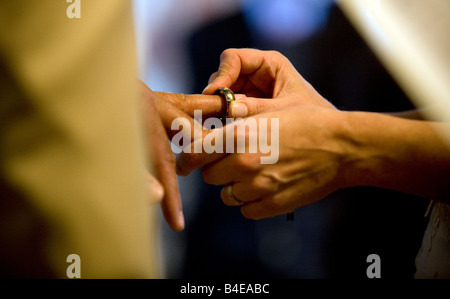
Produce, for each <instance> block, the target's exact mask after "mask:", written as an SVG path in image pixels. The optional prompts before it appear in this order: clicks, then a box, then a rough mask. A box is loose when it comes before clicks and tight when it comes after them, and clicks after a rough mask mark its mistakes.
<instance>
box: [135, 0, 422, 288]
mask: <svg viewBox="0 0 450 299" xmlns="http://www.w3.org/2000/svg"><path fill="white" fill-rule="evenodd" d="M142 1H144V0H142ZM138 2H139V1H138ZM156 2H157V1H148V2H147V4H145V5H141V6H139V5H137V8H138V14H139V15H140V16H141V17H140V18H138V19H139V20H141V21H140V22H141V23H140V26H141V27H140V28H142V26H148V27H150V29H149V30H148V31H145V30H142V31H140V32H138V33H140V35H138V38H139V37H141V39H140V42H141V45H142V40H145V44H144V47H141V48H140V49H141V56H143V57H147V59H146V60H145V61H146V63H145V64H144V69H143V70H142V76H143V79H144V81H145V82H146V83H147V84H148V85H149V86H150V87H152V88H153V89H155V90H159V91H168V92H183V93H201V92H202V90H203V89H204V88H205V86H206V85H207V83H208V79H209V76H210V75H211V74H212V73H213V72H215V71H216V70H217V68H218V65H219V56H220V54H221V53H222V51H223V50H225V49H227V48H247V47H250V48H257V49H261V50H277V51H280V52H281V53H282V54H284V55H285V56H287V57H288V58H289V59H290V60H291V62H292V63H293V64H294V65H295V67H296V68H297V70H298V71H299V72H300V73H301V74H302V76H303V77H304V78H305V79H306V80H308V81H309V82H310V83H311V84H312V85H313V86H314V87H315V88H316V90H317V91H318V92H319V93H320V94H322V95H323V96H324V97H325V98H327V99H328V100H329V101H330V102H332V103H333V104H334V105H335V106H336V107H337V108H338V109H341V110H359V111H374V112H397V111H404V110H409V109H413V108H414V107H413V105H412V104H411V102H410V101H409V100H408V98H407V97H406V96H405V94H404V93H403V92H402V90H401V89H400V88H399V87H398V85H397V84H396V83H395V81H394V80H393V79H392V78H391V76H390V75H389V74H388V73H387V72H386V70H385V69H384V67H383V66H382V65H381V64H380V62H379V61H378V59H377V58H376V57H375V56H374V54H373V53H372V51H371V50H370V49H369V48H368V47H367V45H366V44H365V42H364V41H363V40H362V39H361V37H360V36H359V35H358V34H357V33H356V31H355V29H354V28H353V27H352V26H351V25H350V24H349V22H348V20H347V19H346V18H345V16H344V15H343V14H342V13H341V11H340V10H339V9H338V8H337V7H336V6H335V5H334V4H333V1H331V0H277V1H273V0H246V1H244V0H241V1H230V2H229V3H228V4H229V5H228V6H224V4H223V2H222V4H221V3H220V1H209V2H208V1H200V0H197V1H192V2H190V1H180V0H178V1H177V0H173V1H168V2H166V4H165V5H166V6H165V7H164V8H159V9H160V12H161V13H160V14H158V16H159V17H157V20H153V21H147V23H145V22H143V21H142V20H144V21H145V11H154V10H155V6H154V5H156V4H155V3H156ZM183 2H184V4H183ZM185 2H188V3H190V5H189V4H186V3H185ZM149 3H150V4H149ZM151 3H153V4H154V5H152V4H151ZM150 15H151V14H149V16H150ZM143 16H144V17H143ZM195 16H197V19H195ZM158 20H159V21H158ZM183 21H186V23H183ZM180 27H181V28H180ZM149 36H150V38H149ZM142 37H143V38H142ZM148 40H149V41H148ZM147 42H148V44H147ZM149 45H150V46H149ZM148 57H150V58H148ZM147 67H148V69H147ZM386 130H389V128H386ZM179 184H180V192H181V194H182V200H183V206H184V210H185V216H186V229H185V231H183V232H181V233H175V232H173V231H171V230H170V229H169V228H168V226H167V225H166V224H165V223H164V222H163V221H161V240H162V245H161V259H162V263H163V265H164V267H165V271H166V276H167V277H168V278H189V279H192V278H367V276H366V269H367V267H368V265H369V264H368V263H367V262H366V258H367V256H368V255H369V254H373V253H375V254H378V255H379V256H380V258H381V275H382V277H383V278H412V277H413V274H414V272H415V267H414V259H415V256H416V254H417V251H418V249H419V247H420V244H421V241H422V235H423V232H424V229H425V226H426V221H427V219H426V218H424V213H425V210H426V206H427V204H428V201H427V200H425V199H422V198H417V197H413V196H410V195H406V194H402V193H398V192H393V191H389V190H382V189H376V188H366V187H359V188H349V189H345V190H340V191H338V192H336V193H334V194H332V195H331V196H329V197H328V198H326V199H324V200H322V201H319V202H317V203H315V204H313V205H310V206H307V207H304V208H301V209H298V210H296V211H295V221H293V222H288V221H286V217H285V216H280V217H275V218H272V219H265V220H261V221H251V220H247V219H244V218H243V217H242V215H241V214H240V210H239V208H230V207H226V206H225V205H223V203H222V201H221V199H220V197H219V193H220V189H221V187H215V186H210V185H207V184H205V183H204V182H203V181H202V179H201V175H200V173H199V171H196V172H194V173H193V174H191V175H190V176H189V177H186V178H179Z"/></svg>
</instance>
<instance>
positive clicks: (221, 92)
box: [216, 87, 236, 118]
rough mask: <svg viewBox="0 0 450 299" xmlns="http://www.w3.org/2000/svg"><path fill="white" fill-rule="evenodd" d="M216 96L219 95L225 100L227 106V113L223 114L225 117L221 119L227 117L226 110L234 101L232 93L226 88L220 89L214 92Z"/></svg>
mask: <svg viewBox="0 0 450 299" xmlns="http://www.w3.org/2000/svg"><path fill="white" fill-rule="evenodd" d="M216 95H220V96H221V97H223V98H224V99H225V102H226V104H227V111H226V112H225V115H224V116H223V117H222V118H224V117H227V116H228V108H229V107H230V104H231V102H233V101H235V100H236V98H235V97H234V92H233V91H232V90H231V89H229V88H228V87H222V88H219V89H218V90H217V91H216Z"/></svg>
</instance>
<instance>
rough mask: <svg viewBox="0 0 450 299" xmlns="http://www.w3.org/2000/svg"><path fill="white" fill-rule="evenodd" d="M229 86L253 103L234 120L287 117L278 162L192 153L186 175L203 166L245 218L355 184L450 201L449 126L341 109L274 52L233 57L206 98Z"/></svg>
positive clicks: (240, 105) (182, 164) (181, 168)
mask: <svg viewBox="0 0 450 299" xmlns="http://www.w3.org/2000/svg"><path fill="white" fill-rule="evenodd" d="M222 86H226V87H230V88H231V89H232V90H233V91H234V92H236V93H238V94H242V95H243V96H241V97H240V98H239V99H238V100H237V101H236V102H235V103H233V104H232V105H231V106H230V109H229V110H230V111H229V114H230V115H231V116H232V117H255V118H261V117H264V118H267V119H270V118H279V120H280V124H279V159H278V162H277V163H275V164H269V165H264V164H261V163H259V162H258V161H260V160H259V158H260V156H261V154H248V153H247V154H228V155H227V154H222V155H221V156H218V155H214V156H211V155H208V154H205V153H200V154H192V153H182V154H181V155H180V156H179V158H178V161H177V163H178V165H177V170H178V173H179V174H180V175H187V174H189V173H190V172H191V171H192V170H194V169H196V168H199V167H203V170H202V174H203V178H204V180H205V181H206V182H207V183H210V184H214V185H229V184H232V185H233V189H232V190H233V197H231V198H230V197H229V196H228V193H227V192H226V189H225V188H224V189H223V190H222V192H221V197H222V200H223V201H224V203H225V204H227V205H230V206H234V205H241V211H242V214H243V215H244V216H245V217H247V218H250V219H262V218H267V217H274V216H277V215H281V214H285V213H288V212H291V211H293V210H295V209H297V208H299V207H301V206H304V205H308V204H311V203H313V202H316V201H318V200H320V199H322V198H324V197H325V196H326V195H328V194H330V193H332V192H334V191H336V190H338V189H341V188H347V187H353V186H373V187H380V188H387V189H393V190H398V191H402V192H406V193H410V194H414V195H418V196H422V197H427V198H430V199H433V200H439V201H446V202H448V198H449V195H450V185H449V184H448V182H449V181H450V147H449V144H448V143H447V142H446V141H444V140H443V138H442V135H440V134H439V131H440V130H446V131H448V130H450V126H449V125H448V124H446V123H438V122H430V121H418V120H409V119H402V118H399V117H394V116H389V115H385V114H380V113H369V112H348V111H339V110H337V109H336V108H335V107H334V106H332V105H331V104H330V103H329V102H328V101H327V100H326V99H324V98H323V97H322V96H320V95H319V94H318V93H317V92H316V91H315V90H314V88H313V87H312V86H311V85H310V84H309V83H308V82H306V81H305V80H304V79H303V78H302V77H301V75H300V74H299V73H298V72H297V71H296V70H295V68H294V67H293V66H292V64H291V63H290V62H289V61H288V60H287V59H286V58H285V57H284V56H283V55H281V54H280V53H277V52H273V51H268V52H266V51H258V50H253V49H230V50H227V51H225V52H224V53H223V54H222V56H221V64H220V67H219V71H218V72H216V73H214V74H213V75H212V76H211V79H210V84H209V85H208V87H207V88H206V89H205V91H204V93H205V94H209V95H211V94H213V93H214V91H215V90H217V89H218V88H220V87H222ZM251 133H252V132H248V134H251ZM235 199H238V201H236V200H235Z"/></svg>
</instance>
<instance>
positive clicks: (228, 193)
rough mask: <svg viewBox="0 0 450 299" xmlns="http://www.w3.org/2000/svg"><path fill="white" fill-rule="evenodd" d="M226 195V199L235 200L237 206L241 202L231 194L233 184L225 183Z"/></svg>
mask: <svg viewBox="0 0 450 299" xmlns="http://www.w3.org/2000/svg"><path fill="white" fill-rule="evenodd" d="M227 197H228V199H229V200H230V201H232V202H235V203H236V205H239V206H240V205H242V204H243V202H242V201H240V200H239V199H236V198H235V197H234V195H233V185H232V184H229V185H227Z"/></svg>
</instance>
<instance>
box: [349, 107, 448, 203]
mask: <svg viewBox="0 0 450 299" xmlns="http://www.w3.org/2000/svg"><path fill="white" fill-rule="evenodd" d="M343 115H344V118H345V121H344V122H343V124H344V125H343V126H342V129H343V130H344V131H343V133H345V134H347V135H346V136H347V138H346V144H347V147H345V148H346V150H347V151H348V156H349V157H351V158H350V159H348V161H346V162H345V163H344V164H343V167H342V180H343V184H344V185H345V186H374V187H381V188H387V189H393V190H398V191H402V192H406V193H411V194H414V195H418V196H423V197H427V198H431V199H435V200H441V201H446V202H448V201H449V198H450V184H449V182H450V146H449V144H448V143H446V142H445V141H444V140H443V139H442V138H441V136H440V135H439V133H438V131H437V130H450V125H448V124H439V123H432V122H425V121H414V120H405V119H400V118H397V117H391V116H386V115H382V114H377V113H365V112H349V113H345V112H344V113H343Z"/></svg>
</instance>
